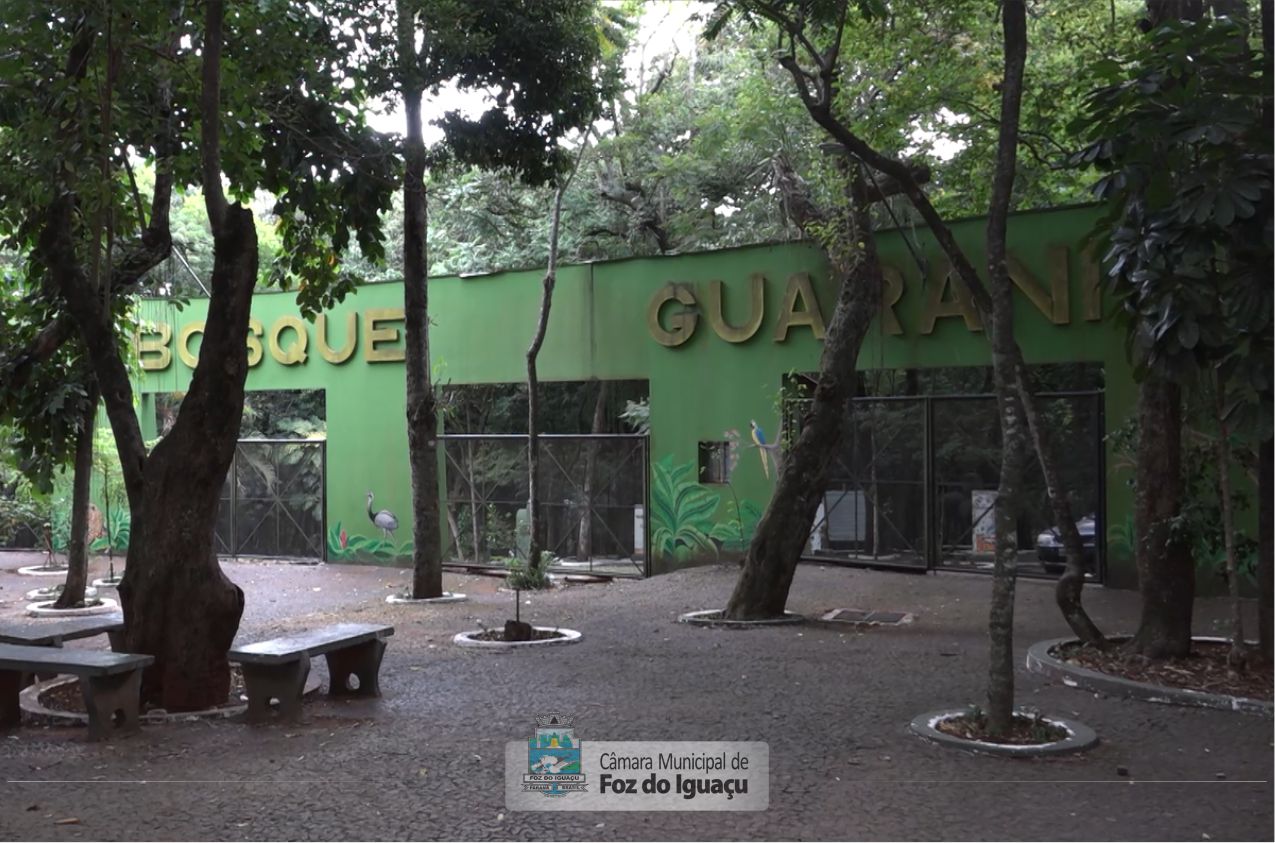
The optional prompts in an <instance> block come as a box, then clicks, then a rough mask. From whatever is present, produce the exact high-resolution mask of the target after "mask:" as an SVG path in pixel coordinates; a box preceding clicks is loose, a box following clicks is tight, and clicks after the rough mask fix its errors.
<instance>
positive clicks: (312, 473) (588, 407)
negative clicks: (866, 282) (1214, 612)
mask: <svg viewBox="0 0 1275 843" xmlns="http://www.w3.org/2000/svg"><path fill="white" fill-rule="evenodd" d="M1097 213H1098V212H1097V210H1096V209H1094V208H1091V207H1080V208H1068V209H1060V210H1051V211H1042V212H1029V213H1022V214H1017V215H1015V216H1013V217H1011V219H1010V228H1009V234H1010V240H1009V243H1010V246H1009V250H1010V267H1011V274H1012V276H1013V280H1014V282H1015V285H1016V293H1017V299H1016V305H1015V318H1016V320H1017V334H1018V338H1019V342H1020V344H1021V346H1022V348H1023V352H1024V355H1025V356H1026V359H1027V362H1028V363H1029V364H1030V365H1031V366H1032V367H1033V370H1034V372H1035V374H1036V380H1037V382H1038V384H1040V385H1041V389H1042V392H1041V398H1042V402H1043V403H1042V410H1043V413H1044V416H1045V417H1046V418H1047V419H1048V420H1049V423H1050V429H1051V433H1052V437H1053V441H1054V445H1055V449H1056V452H1057V454H1058V457H1059V462H1060V464H1061V467H1062V469H1063V474H1064V482H1065V485H1066V489H1067V492H1068V494H1069V495H1070V496H1071V499H1072V504H1073V509H1074V511H1075V513H1076V515H1077V517H1078V518H1080V519H1081V528H1082V533H1083V534H1085V537H1086V540H1087V542H1088V541H1089V538H1090V536H1092V554H1091V559H1090V560H1089V561H1090V565H1091V576H1092V577H1093V578H1094V579H1095V580H1097V581H1102V582H1106V583H1108V584H1111V585H1115V586H1120V587H1131V586H1133V585H1134V583H1135V573H1134V570H1133V563H1132V558H1131V556H1132V553H1131V543H1132V542H1131V539H1132V495H1131V490H1130V487H1129V480H1130V478H1131V476H1132V470H1131V468H1130V467H1128V466H1127V465H1126V462H1125V461H1124V460H1123V459H1122V455H1121V454H1120V453H1119V452H1118V451H1117V449H1116V446H1115V444H1114V443H1113V440H1112V438H1111V437H1109V436H1108V434H1110V433H1112V432H1113V431H1116V430H1118V429H1119V428H1121V426H1122V425H1124V424H1125V423H1126V420H1127V419H1128V418H1129V417H1130V415H1131V414H1132V412H1133V408H1134V398H1135V387H1134V384H1133V381H1132V377H1131V373H1130V368H1129V365H1128V363H1127V360H1126V357H1125V351H1124V341H1123V334H1122V331H1121V329H1120V328H1119V327H1118V326H1116V325H1115V324H1114V323H1113V322H1112V321H1111V320H1110V319H1109V318H1107V317H1108V316H1109V311H1110V309H1111V303H1110V302H1109V301H1107V300H1104V297H1103V294H1102V289H1101V284H1100V278H1099V272H1098V268H1097V266H1096V264H1095V263H1094V261H1093V260H1092V259H1091V258H1089V257H1088V256H1087V255H1086V254H1085V252H1084V251H1083V250H1082V248H1081V246H1080V244H1081V243H1082V241H1083V239H1084V236H1085V235H1086V233H1087V232H1088V231H1089V230H1090V228H1091V227H1092V226H1093V224H1094V221H1095V218H1096V216H1097ZM953 230H954V232H955V234H956V236H957V239H958V240H959V241H960V243H961V245H962V246H963V247H964V248H965V249H967V250H968V253H969V254H970V256H971V258H972V259H973V262H974V264H975V265H976V266H981V265H982V264H983V260H982V253H983V236H984V223H983V221H982V220H979V219H972V220H968V221H964V222H958V223H956V224H954V226H953ZM906 238H907V239H906V240H905V236H904V234H903V233H901V232H898V231H893V232H883V233H881V234H880V239H879V246H880V253H881V259H882V262H883V265H884V268H885V276H886V280H887V288H886V290H885V295H884V304H883V307H882V310H881V313H880V315H879V317H878V318H877V319H876V321H875V323H874V325H873V328H872V330H871V332H870V334H869V337H868V339H867V341H866V342H865V344H864V347H863V349H862V352H861V354H860V357H859V368H860V380H859V386H860V389H859V394H860V397H859V398H856V399H855V400H854V401H853V402H852V404H851V406H850V407H848V408H847V428H846V430H847V432H846V435H845V436H844V442H843V444H842V446H841V448H840V451H839V452H838V454H837V456H836V459H835V461H834V463H833V465H832V469H831V471H830V478H831V479H830V483H829V487H828V489H827V492H826V493H825V495H824V499H823V502H822V505H821V506H820V510H819V514H818V517H817V518H816V522H815V524H814V525H812V530H811V533H810V537H809V541H808V543H807V546H806V551H805V554H806V558H808V559H810V560H821V561H824V562H829V563H844V564H854V565H871V566H874V567H881V568H898V569H904V570H912V571H929V570H937V569H948V568H951V569H962V570H971V571H978V570H984V569H987V568H990V560H991V556H992V551H993V549H994V538H995V537H994V535H993V533H992V530H991V523H992V518H991V514H990V511H989V510H990V507H991V506H992V503H993V502H994V500H995V489H996V480H997V472H998V466H999V430H998V425H997V420H996V412H995V402H994V400H993V398H992V395H991V379H990V354H989V347H988V341H987V336H986V333H985V332H984V330H983V326H982V325H981V324H980V321H979V318H978V316H977V314H976V313H975V311H974V309H973V307H972V305H971V304H970V301H969V296H968V295H967V293H966V291H965V290H964V287H963V285H962V284H961V282H960V281H959V280H958V279H957V278H956V276H955V274H954V273H952V272H951V271H950V266H949V265H948V263H947V261H946V259H945V258H944V256H943V254H942V252H941V251H940V250H939V248H938V246H937V245H936V244H935V242H934V241H933V239H932V238H931V237H930V236H929V234H928V231H926V230H925V229H917V230H916V231H909V232H907V233H906ZM909 241H910V242H909ZM540 278H541V273H540V271H526V272H501V273H496V274H491V275H482V276H471V277H437V278H432V279H430V281H429V285H430V315H431V321H432V323H433V324H432V325H431V330H430V347H431V358H432V364H433V368H434V377H435V381H436V382H437V383H438V385H439V390H440V394H443V395H445V396H450V398H448V399H447V400H445V401H444V404H445V405H447V406H448V408H449V409H447V411H446V412H445V413H444V414H443V415H444V418H443V421H442V428H443V435H442V437H441V438H440V460H439V464H440V472H439V474H440V476H439V491H440V495H441V497H442V500H443V501H444V502H445V518H444V521H443V523H444V529H443V538H444V542H445V544H446V545H447V557H446V558H447V559H448V560H449V563H450V564H454V565H464V566H466V567H474V566H499V565H501V564H503V560H504V559H505V558H506V557H508V556H509V555H510V554H511V553H516V552H517V550H518V549H519V547H525V525H526V515H525V513H526V497H527V489H526V439H525V436H524V435H522V434H523V433H525V427H524V428H518V429H513V428H508V429H499V430H497V429H493V428H491V427H490V426H485V425H484V422H483V415H484V412H485V411H484V407H487V406H490V401H491V399H492V397H493V396H502V395H503V396H506V397H508V396H514V398H515V399H516V397H517V393H518V390H519V389H520V388H521V387H520V385H521V384H523V383H524V382H525V377H526V370H525V365H526V364H525V354H526V350H527V347H528V345H529V343H530V339H531V334H532V331H533V328H534V324H535V319H536V314H537V313H538V309H539V297H540V291H541V285H540V283H539V282H540ZM835 299H836V291H835V289H834V288H833V285H832V284H831V283H830V282H829V279H828V273H827V270H826V267H825V265H824V262H823V258H822V256H821V254H820V252H819V251H818V250H817V249H816V248H814V247H812V246H810V245H809V244H781V245H761V246H750V247H742V248H734V249H726V250H721V251H713V252H704V253H696V254H687V255H680V256H666V257H650V258H631V259H625V260H615V261H607V262H600V263H593V264H585V265H573V266H563V267H561V268H560V269H559V273H558V280H557V289H556V291H555V294H554V302H553V310H552V317H551V319H550V322H549V328H548V336H547V339H546V342H545V345H544V348H543V351H542V352H541V355H540V362H539V373H540V378H541V379H542V381H544V382H545V384H544V387H545V390H546V392H545V394H546V395H558V396H560V397H562V399H563V400H564V401H567V402H572V401H574V402H576V403H579V404H581V406H579V407H577V408H576V410H578V412H576V413H575V414H574V417H578V418H579V419H582V420H583V421H582V422H580V423H575V424H570V425H567V424H561V425H560V427H569V428H570V429H549V430H546V431H545V432H546V433H548V434H550V435H549V436H547V437H546V438H545V439H544V440H543V445H542V458H541V463H542V468H541V471H542V485H543V487H544V488H545V490H546V491H545V493H544V496H543V501H544V506H545V513H546V518H545V520H546V525H547V526H546V530H547V535H546V537H545V538H546V540H547V544H548V547H549V548H550V549H551V551H552V552H553V554H554V556H555V557H556V562H555V566H556V567H557V569H559V570H563V571H567V572H570V571H575V572H577V573H588V572H592V573H594V574H604V575H607V576H647V575H654V574H659V573H663V572H667V571H670V570H673V569H677V568H680V567H683V566H687V565H694V564H703V563H707V562H713V561H715V560H722V559H733V558H738V557H739V555H740V554H741V553H742V552H743V551H744V549H745V548H746V546H747V542H748V540H749V538H750V536H751V534H752V532H753V530H754V529H755V526H756V523H757V520H758V518H759V517H760V514H761V512H762V510H763V509H764V507H765V505H766V502H767V500H768V499H769V496H770V494H771V492H772V489H773V487H774V484H775V480H776V475H777V472H778V471H779V469H780V467H781V465H782V461H783V449H784V443H785V440H786V437H787V436H790V435H791V431H792V428H793V425H794V424H795V423H796V420H797V419H799V418H800V415H801V413H800V409H801V404H802V402H803V401H804V400H806V399H805V395H806V394H807V385H808V384H809V383H810V379H809V375H810V374H811V373H813V372H814V371H815V370H816V369H817V367H818V362H819V356H820V351H821V348H822V340H823V337H824V332H825V327H826V324H827V321H828V320H829V319H830V317H831V313H832V307H833V305H834V303H835ZM206 305H207V303H206V301H201V300H198V299H196V300H194V301H192V302H191V303H190V304H189V305H188V306H186V307H185V308H183V309H181V310H178V309H177V308H176V307H175V306H174V305H172V304H171V303H168V302H165V301H160V300H149V301H146V302H144V303H143V305H142V313H141V315H142V325H143V327H142V330H141V331H140V333H139V335H138V336H137V338H136V349H137V353H138V356H139V360H140V364H141V370H142V376H141V381H140V392H141V394H142V395H141V398H142V402H141V415H142V420H143V421H142V423H143V429H144V432H145V433H146V434H147V435H148V436H156V435H159V434H160V433H161V432H162V430H163V423H164V422H163V419H164V416H165V413H170V412H171V411H172V410H171V408H172V407H173V406H174V405H175V402H176V400H177V399H179V397H180V393H181V392H182V390H184V389H185V388H186V385H187V383H188V381H189V378H190V376H191V371H192V369H193V367H194V365H195V362H196V360H197V356H198V353H199V344H200V335H201V332H202V329H203V321H202V320H203V314H204V313H205V312H206ZM252 317H253V318H252V323H251V331H250V335H249V340H248V349H247V353H248V355H249V364H250V369H249V374H248V389H249V390H250V393H251V391H263V390H269V391H277V390H321V391H322V393H323V397H324V401H323V406H324V407H325V411H324V426H325V428H326V433H325V434H323V435H322V438H319V437H318V436H312V437H310V438H306V439H300V440H297V439H288V438H282V439H261V440H244V441H242V442H241V444H240V447H239V449H238V453H237V455H236V459H235V464H234V467H233V469H232V471H231V474H230V476H229V477H228V478H227V483H226V487H225V491H224V493H223V506H222V515H221V523H220V525H219V528H218V544H219V549H220V550H221V552H223V553H226V554H231V555H249V556H304V557H319V558H323V559H326V560H327V561H329V562H352V563H353V562H358V563H376V564H390V565H404V564H410V556H411V523H410V515H411V495H410V483H409V477H408V461H407V456H406V452H407V436H406V429H405V415H404V370H403V362H402V361H403V290H402V286H401V284H399V283H385V284H374V285H367V286H363V287H361V288H359V289H358V290H357V292H356V293H355V294H352V295H350V296H348V297H347V298H346V299H345V301H344V302H343V303H342V304H340V305H338V306H337V307H335V308H333V309H331V310H329V311H327V312H325V313H323V314H322V315H320V316H319V317H317V318H316V319H315V320H314V321H313V322H309V321H306V320H303V319H302V318H301V317H300V316H299V315H298V313H297V310H296V305H295V301H294V298H293V296H292V295H289V294H286V293H281V292H262V293H259V294H258V295H257V296H256V297H255V298H254V300H253V305H252ZM603 382H605V383H606V384H608V385H611V386H612V387H613V388H611V389H609V390H606V391H603V390H601V388H600V387H601V384H602V383H603ZM590 389H592V390H593V392H592V393H590V392H589V390H590ZM555 390H556V392H555ZM598 392H602V393H603V396H602V399H601V400H598V401H596V405H595V401H594V400H593V399H588V400H586V399H584V398H582V397H581V396H585V395H596V394H597V393H598ZM608 395H609V396H610V397H609V398H608V397H607V396H608ZM250 398H251V394H250ZM546 403H550V402H548V401H546ZM644 406H645V407H647V408H649V412H643V409H642V408H643V407H644ZM625 407H628V408H629V410H630V412H628V413H627V414H625V418H621V414H622V413H623V411H624V410H625ZM457 408H463V410H462V409H457ZM568 409H570V408H568ZM522 412H523V418H524V419H525V410H523V411H522ZM558 415H560V416H562V415H566V416H570V415H571V414H570V413H565V414H564V413H559V414H558ZM594 416H596V417H597V418H593V417H594ZM524 424H525V421H524ZM1030 470H1031V472H1032V478H1031V480H1030V481H1029V482H1028V484H1027V487H1028V494H1027V495H1026V496H1025V498H1024V512H1023V515H1022V517H1021V519H1020V525H1019V535H1018V547H1019V549H1020V550H1019V553H1020V557H1021V559H1022V565H1021V570H1022V572H1023V573H1026V574H1032V573H1035V574H1039V575H1041V576H1048V575H1051V574H1054V573H1057V571H1058V570H1059V565H1060V559H1059V556H1058V553H1057V549H1056V545H1054V543H1053V541H1052V539H1053V536H1052V533H1051V529H1052V528H1053V527H1054V526H1055V525H1053V524H1052V518H1051V516H1050V514H1049V507H1048V505H1047V501H1046V498H1045V492H1044V485H1043V482H1042V481H1041V479H1040V477H1039V468H1038V467H1037V466H1036V465H1035V462H1034V461H1032V462H1031V469H1030ZM382 510H384V511H386V512H388V513H390V514H391V515H392V516H393V518H392V524H393V527H392V529H387V526H389V525H390V524H391V521H390V520H387V519H384V518H382V519H380V522H379V523H378V522H377V520H376V518H375V516H376V514H378V513H380V512H381V511H382Z"/></svg>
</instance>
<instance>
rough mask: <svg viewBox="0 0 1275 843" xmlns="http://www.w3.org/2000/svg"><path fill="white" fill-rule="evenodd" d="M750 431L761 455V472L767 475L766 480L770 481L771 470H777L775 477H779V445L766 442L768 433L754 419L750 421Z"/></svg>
mask: <svg viewBox="0 0 1275 843" xmlns="http://www.w3.org/2000/svg"><path fill="white" fill-rule="evenodd" d="M748 429H749V431H750V433H751V434H752V438H753V444H754V445H756V446H757V448H758V453H759V454H760V455H761V470H762V473H763V474H765V475H766V479H767V480H769V479H770V469H771V468H772V467H773V468H774V469H775V475H776V476H778V475H779V443H774V444H771V443H768V442H767V441H766V431H764V430H762V429H761V425H759V424H758V423H757V422H756V421H755V420H754V419H749V420H748Z"/></svg>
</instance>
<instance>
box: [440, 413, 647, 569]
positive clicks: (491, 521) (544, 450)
mask: <svg viewBox="0 0 1275 843" xmlns="http://www.w3.org/2000/svg"><path fill="white" fill-rule="evenodd" d="M439 438H440V440H441V442H440V444H441V448H442V453H443V462H444V465H445V467H446V468H445V474H446V493H445V496H444V498H445V499H444V512H445V516H446V531H447V538H448V542H447V545H448V549H447V554H446V555H447V559H448V562H449V564H463V565H475V566H491V567H498V566H502V565H504V564H506V563H507V560H508V559H509V558H510V557H516V558H520V559H525V558H526V555H527V552H528V549H527V548H528V522H527V498H528V489H527V447H528V442H527V437H526V436H525V435H522V434H468V433H454V434H446V435H444V436H441V437H439ZM538 439H539V441H540V506H541V520H542V522H543V529H544V535H543V536H542V541H543V544H544V547H545V549H546V550H547V551H549V552H550V553H551V554H553V556H554V557H555V560H554V562H553V564H552V566H551V570H556V571H559V572H563V573H572V572H577V573H595V574H605V575H607V576H627V577H634V576H646V575H647V574H648V572H649V566H648V563H647V552H646V548H647V547H648V541H647V525H646V522H647V519H646V512H647V489H648V478H647V467H648V465H649V460H648V458H647V442H648V439H647V437H646V436H641V435H633V434H579V435H568V434H542V435H540V436H539V437H538Z"/></svg>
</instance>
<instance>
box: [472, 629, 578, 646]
mask: <svg viewBox="0 0 1275 843" xmlns="http://www.w3.org/2000/svg"><path fill="white" fill-rule="evenodd" d="M532 629H534V630H536V631H537V632H556V633H558V635H559V637H558V638H541V639H540V640H538V641H483V640H481V639H478V638H474V636H475V635H482V634H483V633H485V632H486V631H487V630H485V629H471V630H469V631H467V632H458V633H456V635H455V637H453V638H452V643H453V644H456V645H457V646H460V647H472V648H474V649H476V650H491V651H500V650H517V649H522V648H524V647H552V646H555V645H562V644H575V643H576V642H577V641H579V640H580V638H581V637H582V635H581V633H580V632H577V631H576V630H574V629H567V628H566V627H561V626H533V627H532Z"/></svg>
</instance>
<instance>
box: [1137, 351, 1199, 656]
mask: <svg viewBox="0 0 1275 843" xmlns="http://www.w3.org/2000/svg"><path fill="white" fill-rule="evenodd" d="M1136 463H1137V466H1136V469H1135V475H1134V485H1135V491H1134V520H1135V522H1136V526H1137V535H1138V542H1137V547H1136V549H1135V551H1134V560H1135V562H1136V564H1137V568H1138V589H1139V591H1140V592H1141V594H1142V618H1141V620H1140V622H1139V624H1138V631H1137V633H1135V635H1134V637H1133V640H1132V641H1130V642H1129V649H1130V650H1131V651H1132V652H1135V653H1138V654H1140V655H1143V656H1147V657H1149V658H1153V659H1161V658H1168V657H1171V656H1185V655H1187V653H1189V652H1190V650H1191V612H1192V609H1193V602H1194V600H1195V561H1194V560H1193V559H1192V557H1191V549H1190V548H1189V547H1187V546H1186V544H1185V543H1183V542H1179V541H1174V540H1173V521H1174V519H1176V518H1177V517H1178V515H1179V514H1180V513H1181V511H1182V393H1181V390H1180V388H1179V387H1178V385H1177V384H1176V383H1174V382H1172V381H1169V380H1165V379H1163V378H1161V377H1159V376H1158V375H1153V374H1149V375H1148V376H1147V378H1146V379H1145V380H1144V381H1142V383H1140V384H1139V385H1138V450H1137V455H1136Z"/></svg>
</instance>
